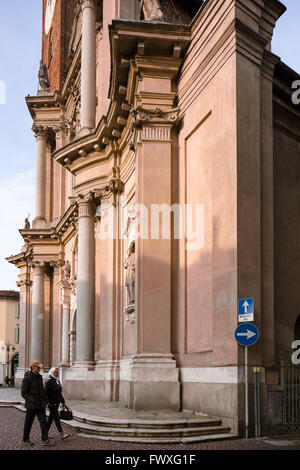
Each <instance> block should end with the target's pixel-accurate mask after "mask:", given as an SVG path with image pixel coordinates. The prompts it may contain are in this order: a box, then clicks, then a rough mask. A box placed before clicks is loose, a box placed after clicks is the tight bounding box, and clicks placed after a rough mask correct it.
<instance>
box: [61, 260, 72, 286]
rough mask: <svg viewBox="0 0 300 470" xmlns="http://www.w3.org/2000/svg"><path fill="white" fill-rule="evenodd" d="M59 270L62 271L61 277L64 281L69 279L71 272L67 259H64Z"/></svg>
mask: <svg viewBox="0 0 300 470" xmlns="http://www.w3.org/2000/svg"><path fill="white" fill-rule="evenodd" d="M61 271H62V279H63V280H65V281H68V280H69V279H70V274H71V265H70V261H69V260H67V261H66V263H65V265H64V266H63V267H62V269H61Z"/></svg>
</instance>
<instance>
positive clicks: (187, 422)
mask: <svg viewBox="0 0 300 470" xmlns="http://www.w3.org/2000/svg"><path fill="white" fill-rule="evenodd" d="M74 419H76V421H79V422H81V423H87V424H92V425H94V426H102V427H104V426H109V427H114V426H115V427H118V428H132V427H134V428H141V429H142V428H153V429H156V428H158V429H160V428H162V427H163V428H168V429H169V428H170V429H171V428H194V427H196V428H199V427H202V426H203V427H206V426H220V425H221V424H222V421H221V420H217V419H213V418H190V419H173V420H171V419H156V420H151V419H125V418H106V417H100V416H88V417H87V415H82V414H80V413H77V412H74Z"/></svg>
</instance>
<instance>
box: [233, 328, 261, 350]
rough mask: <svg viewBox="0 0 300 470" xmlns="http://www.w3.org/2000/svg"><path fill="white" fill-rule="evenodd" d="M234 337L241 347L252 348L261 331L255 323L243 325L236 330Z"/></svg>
mask: <svg viewBox="0 0 300 470" xmlns="http://www.w3.org/2000/svg"><path fill="white" fill-rule="evenodd" d="M234 335H235V339H236V340H237V342H238V343H239V344H240V345H241V346H252V345H253V344H255V343H256V341H257V340H258V337H259V331H258V328H257V327H256V326H255V325H253V323H241V325H239V326H238V327H237V329H236V330H235V334H234Z"/></svg>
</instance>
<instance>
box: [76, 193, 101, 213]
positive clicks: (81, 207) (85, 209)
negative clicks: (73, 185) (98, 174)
mask: <svg viewBox="0 0 300 470" xmlns="http://www.w3.org/2000/svg"><path fill="white" fill-rule="evenodd" d="M76 202H77V205H78V218H80V217H86V216H88V217H94V216H95V211H96V207H97V205H99V203H100V195H99V194H98V193H96V192H94V191H89V192H88V193H87V194H79V195H78V197H77V198H76Z"/></svg>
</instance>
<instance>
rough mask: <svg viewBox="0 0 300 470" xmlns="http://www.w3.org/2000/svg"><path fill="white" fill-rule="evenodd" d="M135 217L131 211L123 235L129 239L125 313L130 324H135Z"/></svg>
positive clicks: (126, 265)
mask: <svg viewBox="0 0 300 470" xmlns="http://www.w3.org/2000/svg"><path fill="white" fill-rule="evenodd" d="M135 217H136V213H135V210H131V211H129V213H128V217H127V221H126V224H125V227H124V231H123V235H126V237H127V239H128V249H127V254H126V258H125V262H124V268H125V270H126V277H125V287H126V304H125V309H124V313H125V314H126V320H127V321H129V322H130V323H134V322H135Z"/></svg>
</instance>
